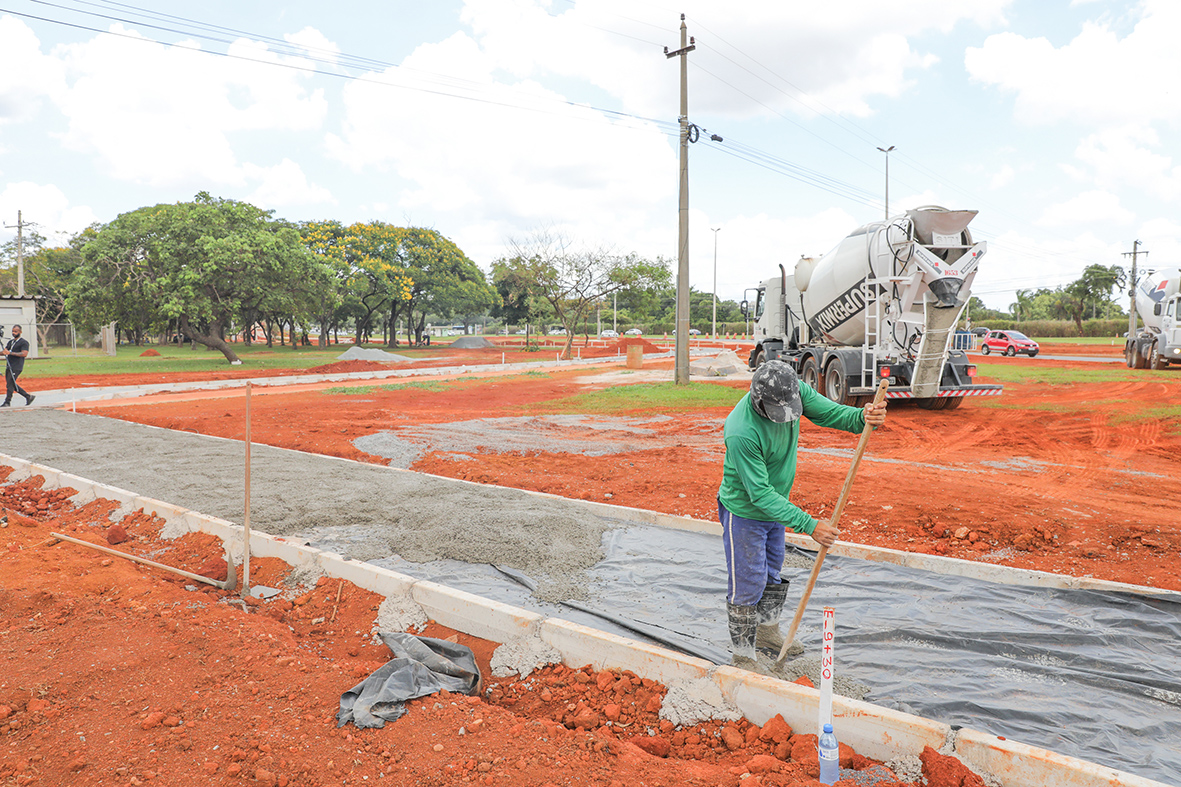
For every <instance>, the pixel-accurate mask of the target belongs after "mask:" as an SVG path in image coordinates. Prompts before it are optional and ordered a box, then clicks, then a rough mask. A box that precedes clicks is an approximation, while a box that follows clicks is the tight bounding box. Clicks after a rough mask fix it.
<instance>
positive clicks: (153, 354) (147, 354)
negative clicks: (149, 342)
mask: <svg viewBox="0 0 1181 787" xmlns="http://www.w3.org/2000/svg"><path fill="white" fill-rule="evenodd" d="M139 357H140V358H159V357H160V353H159V351H157V350H144V351H143V352H142V353H140V354H139Z"/></svg>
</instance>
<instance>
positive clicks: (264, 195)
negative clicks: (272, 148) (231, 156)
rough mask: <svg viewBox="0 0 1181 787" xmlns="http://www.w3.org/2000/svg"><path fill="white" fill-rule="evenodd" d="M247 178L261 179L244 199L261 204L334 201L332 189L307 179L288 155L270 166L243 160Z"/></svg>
mask: <svg viewBox="0 0 1181 787" xmlns="http://www.w3.org/2000/svg"><path fill="white" fill-rule="evenodd" d="M243 171H244V173H245V175H246V177H247V179H249V180H251V181H254V180H259V181H262V182H261V183H260V184H259V185H258V187H257V188H255V190H254V192H253V193H251V195H250V196H249V197H247V198H246V201H247V202H249V203H251V204H254V205H258V206H259V207H262V208H282V207H288V206H290V205H315V204H323V203H332V204H335V203H336V199H335V198H334V197H333V196H332V192H330V191H328V189H325V188H321V187H320V186H317V185H314V184H312V183H308V179H307V176H306V175H305V174H304V171H303V169H302V168H301V167H300V166H299V165H298V164H296V163H295V162H294V161H292V160H291V159H286V158H285V159H283V161H282V162H280V163H279V164H276V165H275V166H273V167H259V166H256V165H254V164H246V165H245V166H244V167H243Z"/></svg>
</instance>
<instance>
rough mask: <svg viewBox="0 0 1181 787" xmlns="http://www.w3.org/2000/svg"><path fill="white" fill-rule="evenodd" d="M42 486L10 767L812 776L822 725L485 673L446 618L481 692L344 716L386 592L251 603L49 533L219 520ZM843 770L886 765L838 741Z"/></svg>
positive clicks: (765, 781) (12, 495)
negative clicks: (358, 723) (706, 712)
mask: <svg viewBox="0 0 1181 787" xmlns="http://www.w3.org/2000/svg"><path fill="white" fill-rule="evenodd" d="M8 473H9V470H8V469H7V468H0V478H4V477H7V475H8ZM40 484H41V479H40V478H39V477H36V478H32V479H28V480H26V481H24V482H21V483H18V484H14V485H12V486H8V487H4V488H0V508H3V509H4V510H5V511H6V512H7V516H8V524H7V526H6V527H5V528H4V529H3V530H0V534H2V535H0V544H2V545H3V547H2V548H0V606H2V608H3V609H4V610H5V616H4V618H3V620H0V782H2V783H4V784H16V785H26V784H37V785H87V784H98V785H107V784H111V785H143V784H149V783H150V784H161V785H181V784H194V783H199V784H209V785H223V784H227V785H228V784H240V783H248V784H259V785H266V786H267V787H276V786H278V787H286V786H287V785H312V786H318V785H342V784H361V783H366V782H368V783H371V784H372V783H388V784H394V785H407V786H409V785H443V784H461V783H463V784H483V785H531V786H536V787H545V786H546V785H551V786H553V785H558V784H563V785H596V786H598V787H615V786H618V787H622V785H625V784H626V785H633V784H636V785H638V784H648V785H668V786H669V787H671V786H672V785H720V786H721V787H735V786H736V785H739V784H742V785H744V787H760V786H761V787H805V786H807V787H811V786H812V785H816V784H817V781H816V778H815V777H816V776H817V774H818V769H817V764H816V751H815V744H816V736H815V735H812V734H808V733H803V732H795V731H793V730H791V728H790V727H788V725H787V724H785V723H784V722H783V719H782V718H781V717H775V718H774V719H772V720H771V721H769V722H768V723H767V724H766V725H764V726H763V727H761V728H760V727H758V726H755V725H752V724H750V723H749V722H747V721H739V722H737V723H717V722H710V723H705V724H701V725H697V726H693V727H686V728H679V727H674V726H673V725H672V724H671V723H669V722H667V721H662V720H660V718H659V716H658V710H659V707H660V701H661V698H662V697H663V695H664V693H665V688H664V686H662V685H660V684H659V683H655V682H653V681H650V680H641V679H640V678H638V677H637V676H636V675H634V674H632V673H630V672H626V671H624V672H619V671H595V670H593V669H592V668H590V667H583V668H581V669H571V668H569V667H566V666H560V665H559V666H551V667H547V668H545V669H542V670H540V671H538V672H536V673H534V674H533V675H531V676H529V677H528V678H527V679H525V680H508V679H503V680H502V679H492V678H490V675H491V673H490V671H489V667H488V662H489V659H490V658H491V654H492V651H493V650H494V649H495V647H496V645H495V643H491V642H488V641H486V640H481V639H477V638H474V637H470V636H468V635H465V634H461V633H457V632H454V631H451V630H449V629H446V628H444V627H442V626H439V625H437V624H435V623H433V622H432V623H429V624H428V625H427V627H426V629H425V630H424V631H423V632H420V633H423V634H425V635H427V636H433V637H439V638H449V639H452V640H453V641H457V642H460V643H462V644H465V645H468V646H469V647H471V648H472V649H473V651H474V653H475V654H476V658H477V662H478V664H479V666H480V670H481V674H482V675H483V676H484V681H485V682H484V686H483V692H482V694H481V695H480V696H475V697H466V696H461V695H450V694H436V695H433V696H429V697H425V698H422V699H419V700H415V701H413V702H411V703H409V713H408V714H407V715H406V716H404V717H403V718H401V719H399V720H397V721H394V722H389V723H387V724H386V726H385V727H384V728H382V729H371V730H361V729H357V728H355V727H352V726H349V727H346V728H343V729H337V727H336V723H335V713H336V711H337V709H338V703H339V698H340V695H341V694H342V693H343V692H345V691H346V690H348V689H349V688H351V687H352V686H354V685H355V684H356V683H357V682H359V681H360V680H361V679H362V678H363V677H365V676H366V675H368V674H369V673H371V672H372V671H374V670H375V669H377V668H378V667H379V666H381V665H382V664H383V663H384V662H385V661H387V660H388V655H389V652H388V650H387V649H386V648H385V647H384V646H383V645H380V644H375V643H374V641H373V639H372V638H371V637H370V636H369V632H370V630H371V628H372V625H373V621H374V619H375V617H376V610H377V607H378V604H379V602H380V600H381V599H380V597H379V596H377V595H375V594H373V593H370V592H368V591H365V590H361V589H359V588H357V587H355V586H353V585H351V584H349V583H347V582H344V581H341V580H335V579H332V580H330V579H327V578H322V579H320V580H319V582H318V583H317V585H316V586H315V588H313V589H306V588H305V589H303V591H302V592H299V591H296V592H293V593H285V594H283V595H281V596H276V597H274V598H272V599H270V600H268V601H265V602H263V601H258V600H256V599H253V598H251V599H248V600H246V601H245V602H243V601H242V600H241V599H240V598H239V597H238V595H237V594H236V593H234V594H231V593H227V592H225V591H221V590H216V589H214V588H212V587H209V586H205V585H200V586H198V585H195V584H193V583H191V581H190V580H187V579H184V578H181V577H178V576H175V575H172V574H170V573H167V572H164V571H160V570H158V569H150V568H146V567H143V566H140V565H137V564H135V563H132V562H130V561H127V560H122V559H120V558H117V557H111V556H108V555H105V554H102V553H99V552H97V551H91V550H88V549H86V548H84V547H81V546H78V545H74V544H71V543H68V542H56V543H55V541H54V539H52V538H51V537H50V536H49V533H50V532H51V531H54V532H61V531H66V532H67V533H70V534H72V535H74V536H76V537H79V538H83V539H86V540H89V541H92V542H105V541H107V540H111V539H110V538H109V536H110V534H111V532H112V531H114V530H116V529H117V528H120V527H121V528H122V529H124V530H125V531H126V533H125V534H124V535H123V536H122V537H124V538H126V539H127V540H126V542H125V543H123V544H121V545H120V547H119V549H120V550H122V551H125V552H128V553H132V554H141V555H149V556H150V557H151V558H152V559H153V560H155V561H157V562H162V563H165V564H167V565H171V566H175V567H178V568H184V569H186V570H189V571H194V572H198V573H205V574H206V575H212V574H214V573H216V571H217V569H218V568H220V569H221V570H222V571H224V569H225V564H224V562H222V561H221V558H220V555H221V548H220V543H219V542H217V540H216V539H215V538H213V537H211V536H205V535H201V534H190V535H187V536H184V537H182V538H180V539H177V540H175V541H170V542H165V541H161V540H160V539H159V537H158V533H159V526H160V524H161V523H160V521H159V520H158V519H156V518H155V517H153V516H150V515H147V514H144V513H143V511H142V510H141V511H137V512H135V513H133V514H131V515H129V516H127V517H125V518H124V519H123V521H122V522H121V523H120V524H119V525H111V524H110V523H109V522H108V521H107V516H106V515H107V513H108V512H109V511H110V510H112V509H113V508H114V507H115V504H114V503H112V502H111V501H106V500H98V501H94V502H92V503H90V504H88V505H87V506H85V507H84V508H82V509H75V508H74V507H73V506H72V505H71V504H70V503H69V502H68V501H66V497H67V496H69V495H70V494H72V491H73V490H59V491H56V492H47V491H43V490H41V489H40ZM18 512H28V514H27V515H26V514H22V513H18ZM219 564H220V565H219ZM287 573H288V567H287V566H286V565H285V564H283V563H282V562H280V561H278V560H275V559H273V558H267V559H261V560H260V559H255V560H252V561H251V566H250V576H251V579H252V581H253V584H255V585H267V586H270V587H284V584H283V582H284V578H285V577H286V575H287ZM608 721H611V722H612V724H607V722H608ZM649 731H651V732H649ZM923 762H924V771H925V773H927V776H928V784H929V785H930V787H951V785H959V784H960V783H961V781H960V778H961V772H960V771H959V770H957V768H956V766H957V765H958V763H957V762H956V761H954V760H951V759H950V758H946V757H941V756H940V755H938V754H935V753H934V752H926V753H924V755H923ZM841 765H842V766H843V767H846V768H855V769H858V770H864V769H868V768H878V767H880V765H879V764H877V763H875V762H873V761H871V760H868V759H866V758H865V757H862V756H860V755H858V754H857V753H856V752H854V751H853V750H852V749H851V748H849V747H848V746H844V745H842V747H841ZM744 777H745V778H744ZM379 779H380V780H382V781H381V782H378V781H377V780H379ZM953 779H954V780H953ZM843 783H844V782H843ZM965 783H967V782H965ZM879 784H882V785H883V787H891V785H895V784H896V783H894V782H889V781H886V782H879Z"/></svg>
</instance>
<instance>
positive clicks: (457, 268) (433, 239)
mask: <svg viewBox="0 0 1181 787" xmlns="http://www.w3.org/2000/svg"><path fill="white" fill-rule="evenodd" d="M401 252H402V255H403V256H402V258H401V259H402V260H403V261H404V265H405V270H406V273H407V275H408V276H409V277H410V279H411V281H412V284H411V286H410V290H409V296H410V297H409V298H408V299H407V302H406V312H407V315H408V316H409V322H410V328H411V331H412V333H413V334H414V342H415V344H422V334H423V330H424V329H425V327H426V316H427V314H428V313H431V314H438V315H440V316H450V315H452V314H455V313H456V312H465V311H474V310H477V309H479V310H485V309H488V308H491V307H492V306H493V305H495V303H496V298H497V296H496V292H495V291H494V290H493V289H492V288H491V287H489V286H488V283H487V281H486V280H485V278H484V272H483V271H481V270H480V268H479V266H477V265H476V264H475V263H474V262H472V261H471V260H469V259H468V258H467V255H465V254H464V253H463V252H462V251H460V249H459V247H458V246H456V245H455V243H453V242H452V241H451V240H449V239H448V238H446V237H444V236H443V235H442V234H441V233H439V232H438V231H437V230H432V229H424V228H419V227H415V228H410V229H408V230H406V234H405V237H404V238H403V241H402V249H401ZM416 314H417V319H416V316H415V315H416Z"/></svg>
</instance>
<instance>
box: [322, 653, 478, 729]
mask: <svg viewBox="0 0 1181 787" xmlns="http://www.w3.org/2000/svg"><path fill="white" fill-rule="evenodd" d="M381 639H382V641H383V642H384V643H385V644H386V646H387V647H388V648H389V649H390V651H392V652H393V654H394V658H393V659H391V660H390V661H387V662H386V663H385V664H383V665H382V666H381V667H380V668H378V669H377V670H376V671H375V672H374V673H373V674H372V675H370V676H369V677H367V678H365V680H363V681H361V682H360V683H358V684H357V685H356V686H353V687H352V688H351V689H349V690H348V691H346V692H345V693H344V694H342V695H341V697H340V711H339V712H338V713H337V714H336V726H337V727H343V726H344V725H346V724H348V723H349V722H350V721H351V722H352V723H353V724H355V725H357V726H358V727H384V726H385V723H386V722H387V721H394V720H395V719H400V718H401V717H402V716H404V715H405V714H406V703H407V702H409V701H410V700H412V699H416V698H418V697H425V696H427V695H428V694H434V693H435V692H438V691H450V692H454V693H456V694H475V693H476V692H477V691H479V686H480V671H479V668H478V667H476V656H475V654H474V653H472V649H471V648H469V647H467V646H466V645H459V644H457V643H455V642H447V641H445V640H441V639H434V638H432V637H416V636H414V635H413V634H403V633H401V632H385V631H383V632H381Z"/></svg>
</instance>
